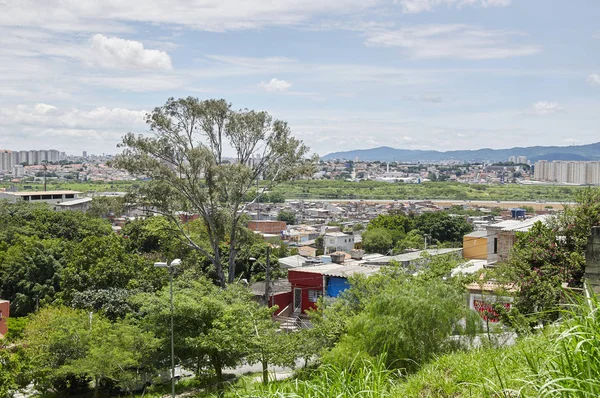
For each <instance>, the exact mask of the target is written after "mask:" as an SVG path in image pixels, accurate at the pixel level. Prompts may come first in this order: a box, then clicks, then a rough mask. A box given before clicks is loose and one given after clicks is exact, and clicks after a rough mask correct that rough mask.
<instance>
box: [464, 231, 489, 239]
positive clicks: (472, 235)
mask: <svg viewBox="0 0 600 398" xmlns="http://www.w3.org/2000/svg"><path fill="white" fill-rule="evenodd" d="M465 236H468V237H469V238H485V237H486V236H487V231H473V232H471V233H470V234H467V235H465Z"/></svg>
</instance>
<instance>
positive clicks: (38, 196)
mask: <svg viewBox="0 0 600 398" xmlns="http://www.w3.org/2000/svg"><path fill="white" fill-rule="evenodd" d="M80 193H81V192H78V191H23V192H0V199H8V200H9V201H10V202H13V203H16V202H18V201H25V202H42V203H48V204H50V205H56V204H58V203H62V202H66V201H69V200H75V199H79V194H80Z"/></svg>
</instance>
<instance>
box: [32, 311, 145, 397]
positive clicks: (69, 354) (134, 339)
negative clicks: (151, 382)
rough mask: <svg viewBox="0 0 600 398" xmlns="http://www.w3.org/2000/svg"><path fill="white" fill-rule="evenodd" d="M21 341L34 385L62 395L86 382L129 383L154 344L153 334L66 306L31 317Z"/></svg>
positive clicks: (128, 385) (99, 383)
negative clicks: (57, 391)
mask: <svg viewBox="0 0 600 398" xmlns="http://www.w3.org/2000/svg"><path fill="white" fill-rule="evenodd" d="M24 342H25V343H26V344H25V352H26V353H27V356H28V357H29V358H30V359H31V361H32V365H33V367H32V368H31V373H30V375H29V376H30V379H31V380H32V381H33V382H34V384H35V386H36V388H38V389H39V390H41V391H48V390H50V389H57V388H58V389H59V390H61V393H66V392H67V391H69V390H71V389H72V388H74V387H76V386H77V385H78V384H79V386H80V387H81V385H83V386H85V385H86V384H87V383H88V382H89V380H92V381H94V386H95V388H96V389H99V388H100V386H101V385H102V384H106V383H113V384H114V385H117V386H120V387H122V388H127V387H131V386H132V383H133V382H135V381H136V379H137V374H138V373H139V371H140V369H141V368H142V367H143V365H144V361H145V360H147V357H148V355H149V354H150V353H151V352H152V350H154V348H155V346H156V340H155V339H154V337H152V336H151V335H150V334H148V333H146V332H143V331H142V330H140V329H139V328H137V327H136V326H134V325H131V324H128V323H125V322H117V323H110V322H109V321H108V320H107V319H106V318H104V317H102V316H101V315H98V314H93V315H91V314H90V313H87V312H85V311H81V310H74V309H71V308H67V307H47V308H44V309H42V310H41V311H39V312H37V313H36V314H34V315H32V316H31V320H30V322H29V323H28V324H27V326H26V328H25V331H24Z"/></svg>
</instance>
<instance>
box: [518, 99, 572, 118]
mask: <svg viewBox="0 0 600 398" xmlns="http://www.w3.org/2000/svg"><path fill="white" fill-rule="evenodd" d="M564 110H565V108H563V107H562V106H560V105H559V104H558V103H557V102H548V101H539V102H536V103H534V104H532V105H531V108H530V109H529V110H528V112H527V113H529V114H531V115H537V116H547V115H552V114H554V113H557V112H563V111H564Z"/></svg>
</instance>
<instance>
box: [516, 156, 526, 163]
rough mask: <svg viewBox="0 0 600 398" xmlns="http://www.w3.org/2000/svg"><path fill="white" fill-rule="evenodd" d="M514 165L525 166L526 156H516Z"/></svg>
mask: <svg viewBox="0 0 600 398" xmlns="http://www.w3.org/2000/svg"><path fill="white" fill-rule="evenodd" d="M515 163H521V164H527V156H517V161H516V162H515Z"/></svg>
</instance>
